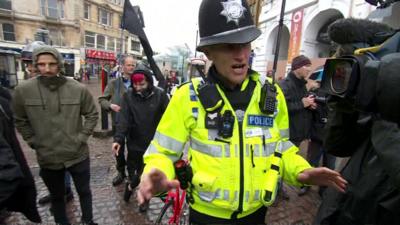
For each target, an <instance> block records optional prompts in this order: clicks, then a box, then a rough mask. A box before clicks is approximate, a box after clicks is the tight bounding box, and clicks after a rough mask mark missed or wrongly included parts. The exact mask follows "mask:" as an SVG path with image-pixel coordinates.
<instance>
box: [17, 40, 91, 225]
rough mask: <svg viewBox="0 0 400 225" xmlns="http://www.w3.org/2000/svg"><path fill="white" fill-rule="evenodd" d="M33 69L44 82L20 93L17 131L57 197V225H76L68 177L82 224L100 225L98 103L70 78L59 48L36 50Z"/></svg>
mask: <svg viewBox="0 0 400 225" xmlns="http://www.w3.org/2000/svg"><path fill="white" fill-rule="evenodd" d="M33 65H34V67H35V68H36V69H37V70H38V72H39V76H37V77H34V78H32V79H29V80H27V81H26V82H25V83H23V84H21V85H20V86H18V87H17V88H16V89H15V95H14V102H13V106H14V111H15V121H16V127H17V129H18V130H19V132H20V133H21V135H22V137H23V138H24V140H25V141H26V142H27V143H28V144H29V145H30V146H31V147H32V148H33V149H34V150H35V151H36V155H37V159H38V163H39V166H40V176H41V177H42V179H43V181H44V183H45V185H46V186H47V188H48V190H49V192H50V195H51V209H52V212H53V214H54V219H55V222H56V223H58V224H70V223H69V220H68V218H67V215H66V210H65V199H64V194H65V183H64V176H65V172H66V171H68V172H69V173H70V174H71V176H72V178H73V180H74V184H75V188H76V190H77V192H78V195H79V200H80V203H81V209H82V222H83V223H84V224H96V223H94V222H93V213H92V193H91V190H90V160H89V147H88V145H87V139H88V138H89V136H90V135H91V134H92V132H93V129H94V127H95V126H96V124H97V120H98V112H97V110H96V106H95V104H94V100H93V97H92V95H91V94H90V93H89V90H88V89H87V88H85V87H84V86H83V85H81V84H80V83H79V82H77V81H75V80H73V79H69V78H66V77H65V76H64V63H63V58H62V56H61V54H60V53H59V52H58V51H57V50H56V49H55V48H52V47H50V46H43V47H39V48H36V49H35V50H34V51H33ZM83 121H84V122H83Z"/></svg>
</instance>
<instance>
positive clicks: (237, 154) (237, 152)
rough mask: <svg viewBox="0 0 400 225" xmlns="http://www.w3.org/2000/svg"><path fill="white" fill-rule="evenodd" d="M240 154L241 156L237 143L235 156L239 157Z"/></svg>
mask: <svg viewBox="0 0 400 225" xmlns="http://www.w3.org/2000/svg"><path fill="white" fill-rule="evenodd" d="M238 156H239V149H238V145H235V157H236V158H237V157H238Z"/></svg>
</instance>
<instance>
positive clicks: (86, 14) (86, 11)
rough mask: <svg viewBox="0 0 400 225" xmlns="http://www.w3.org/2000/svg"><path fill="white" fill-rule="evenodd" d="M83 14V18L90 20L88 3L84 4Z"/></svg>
mask: <svg viewBox="0 0 400 225" xmlns="http://www.w3.org/2000/svg"><path fill="white" fill-rule="evenodd" d="M84 11H85V12H84V15H83V18H85V19H87V20H90V4H87V3H85V5H84Z"/></svg>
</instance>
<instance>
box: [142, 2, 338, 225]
mask: <svg viewBox="0 0 400 225" xmlns="http://www.w3.org/2000/svg"><path fill="white" fill-rule="evenodd" d="M199 30H200V43H199V46H198V50H199V51H202V52H204V53H205V54H206V55H207V57H208V58H209V59H210V60H212V61H213V65H212V66H211V68H210V69H209V71H208V74H207V77H204V78H194V79H192V80H191V82H189V83H186V84H184V85H182V86H181V87H180V88H179V89H178V90H176V92H175V93H174V95H173V96H172V99H171V101H170V103H169V105H168V107H167V110H166V112H165V113H164V115H163V117H162V119H161V121H160V123H159V125H158V127H157V131H156V134H155V136H154V139H153V141H152V142H151V144H150V146H149V148H148V149H147V151H146V153H145V155H144V161H145V164H146V166H145V169H144V173H143V176H142V179H141V183H140V185H139V189H138V195H137V196H138V201H139V204H144V203H146V202H148V201H149V200H150V199H151V197H152V196H153V195H155V194H158V193H162V192H164V191H167V190H169V189H171V188H173V187H177V186H178V185H179V182H178V181H177V180H174V178H175V175H176V174H180V173H175V170H174V166H173V162H175V161H177V160H178V159H179V158H180V157H181V155H182V153H183V150H184V148H185V144H186V142H189V143H188V144H189V149H188V153H187V154H188V159H189V162H190V167H191V169H192V172H193V176H192V177H191V178H189V179H188V181H189V182H190V186H189V189H188V192H187V193H188V194H189V198H188V199H189V200H190V223H191V224H264V221H265V214H266V207H267V206H269V205H271V204H272V203H273V202H274V198H275V195H276V192H277V183H278V181H279V180H280V179H281V178H283V179H284V181H286V182H288V183H290V184H292V185H297V186H301V185H304V184H316V185H331V186H334V187H336V188H337V189H338V190H339V191H344V188H345V186H346V181H345V180H343V179H342V178H341V177H340V175H339V173H337V172H335V171H332V170H330V169H328V168H311V166H310V165H309V164H308V163H307V161H306V160H304V159H303V158H302V157H301V156H299V155H297V154H296V153H297V151H298V148H297V147H296V146H294V145H293V144H292V143H291V142H290V141H289V140H288V128H289V127H288V124H289V123H288V111H287V108H286V103H285V98H284V95H283V93H282V91H281V90H280V89H279V87H278V85H275V86H272V84H271V83H270V82H269V80H268V81H267V82H266V83H265V84H262V83H261V81H260V79H259V74H258V73H257V72H255V71H252V70H251V69H249V64H248V63H249V56H250V51H251V46H250V42H251V41H253V40H255V39H256V38H257V37H258V36H259V35H260V34H261V32H260V31H259V30H258V29H257V28H256V27H255V26H254V23H253V21H252V19H251V15H250V10H249V8H248V6H247V3H246V1H245V0H203V1H202V3H201V6H200V11H199ZM263 85H266V86H267V87H268V88H262V86H263ZM267 89H268V90H271V92H265V90H267ZM262 90H264V92H263V95H262V96H265V95H264V94H268V95H267V96H269V97H271V96H273V97H272V100H271V98H261V93H262ZM264 101H268V102H267V103H268V104H266V105H268V106H269V105H272V107H263V106H264V105H265V103H266V102H264ZM260 103H261V104H260ZM260 105H261V107H260ZM274 105H275V106H274ZM178 179H179V177H178ZM180 180H181V181H182V179H180Z"/></svg>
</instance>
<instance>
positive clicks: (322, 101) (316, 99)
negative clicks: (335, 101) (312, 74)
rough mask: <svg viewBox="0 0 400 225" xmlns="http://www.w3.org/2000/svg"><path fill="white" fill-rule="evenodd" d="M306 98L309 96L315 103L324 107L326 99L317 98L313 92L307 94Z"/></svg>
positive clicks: (322, 97)
mask: <svg viewBox="0 0 400 225" xmlns="http://www.w3.org/2000/svg"><path fill="white" fill-rule="evenodd" d="M308 96H311V97H313V98H314V100H315V102H316V103H318V104H321V105H325V104H326V103H327V98H326V97H324V96H319V95H318V94H317V93H315V92H309V93H308Z"/></svg>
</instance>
